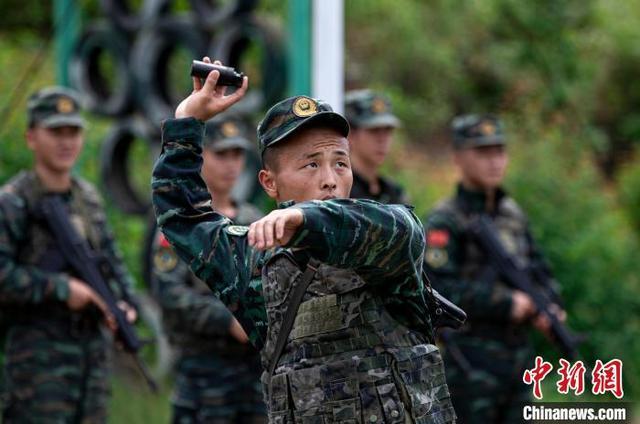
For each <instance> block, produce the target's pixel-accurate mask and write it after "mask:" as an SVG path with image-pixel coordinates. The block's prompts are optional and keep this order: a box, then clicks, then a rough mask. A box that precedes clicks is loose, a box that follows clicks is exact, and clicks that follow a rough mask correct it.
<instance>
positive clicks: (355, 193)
mask: <svg viewBox="0 0 640 424" xmlns="http://www.w3.org/2000/svg"><path fill="white" fill-rule="evenodd" d="M345 115H346V117H347V120H348V121H349V126H350V127H351V131H350V132H349V145H350V148H351V163H352V166H353V187H352V188H351V197H352V198H354V199H371V200H376V201H378V202H380V203H392V204H393V203H400V204H407V203H409V201H408V199H407V196H406V193H405V192H404V190H403V189H402V187H400V186H399V185H398V184H396V183H394V182H393V181H391V180H389V179H388V178H385V177H383V176H381V175H380V167H381V166H382V164H383V163H384V160H385V159H386V157H387V155H388V154H389V151H390V150H391V143H392V141H393V132H394V131H395V129H396V128H397V127H399V126H400V120H399V119H398V118H397V117H396V116H395V115H393V113H392V111H391V103H390V102H389V100H388V99H387V98H386V97H384V96H382V95H380V94H377V93H374V92H373V91H371V90H354V91H350V92H348V93H347V94H346V95H345Z"/></svg>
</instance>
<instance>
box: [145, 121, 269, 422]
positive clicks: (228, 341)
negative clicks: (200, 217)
mask: <svg viewBox="0 0 640 424" xmlns="http://www.w3.org/2000/svg"><path fill="white" fill-rule="evenodd" d="M220 118H221V117H219V119H216V120H212V121H209V122H207V125H206V129H205V138H204V143H203V145H204V149H203V154H202V158H203V165H202V178H203V180H204V181H205V183H206V185H207V188H208V190H209V192H210V193H211V197H212V198H213V199H215V204H214V206H215V208H216V210H217V211H219V212H220V213H222V214H223V215H225V216H226V217H227V218H230V219H231V220H233V222H234V223H236V224H239V225H249V224H251V223H252V222H254V221H256V220H258V219H260V218H261V217H262V213H261V212H260V211H259V210H258V209H256V208H255V207H253V206H252V205H250V204H248V203H241V202H236V201H234V200H233V199H232V197H231V191H232V189H233V186H234V184H235V182H236V181H237V179H238V177H239V176H240V174H241V173H242V171H243V169H244V163H245V153H246V151H247V150H250V149H251V143H250V142H249V141H248V140H247V138H246V135H245V134H243V133H242V132H241V128H242V125H241V123H240V122H239V121H236V120H234V119H230V118H222V119H220ZM155 240H156V244H155V247H154V253H153V265H152V266H153V278H154V279H155V280H156V284H155V286H156V287H158V293H157V295H158V300H159V303H160V306H161V307H162V317H163V323H164V326H165V329H166V330H167V332H168V335H169V340H170V342H171V344H172V345H173V347H174V348H175V349H176V350H177V353H178V358H177V362H176V367H175V369H176V383H175V389H174V393H173V400H172V403H173V422H174V423H180V424H190V423H219V424H223V423H224V424H227V423H228V424H231V423H238V424H241V423H246V424H251V423H266V422H267V418H266V408H265V405H264V401H263V399H262V389H261V387H260V372H261V369H260V357H259V355H258V352H257V351H256V350H255V348H254V347H253V346H251V344H249V343H248V338H247V335H246V334H245V332H244V330H243V329H242V327H241V326H240V324H239V323H238V321H237V320H236V319H235V318H234V317H233V314H232V312H235V311H237V304H236V305H230V308H231V311H229V309H227V307H226V306H225V305H224V304H223V303H222V302H221V301H220V300H218V298H216V297H215V296H214V295H213V293H212V292H211V289H209V288H208V287H207V285H206V284H205V283H204V282H202V281H201V280H199V279H198V278H197V277H196V276H195V275H193V273H191V271H190V270H189V267H188V266H187V264H186V263H184V262H182V261H180V260H179V259H178V257H177V256H176V254H175V252H174V251H173V249H172V248H171V246H170V245H169V243H168V242H167V240H166V239H165V238H164V236H163V235H162V233H160V232H159V231H158V232H157V234H156V239H155Z"/></svg>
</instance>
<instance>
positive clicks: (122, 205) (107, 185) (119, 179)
mask: <svg viewBox="0 0 640 424" xmlns="http://www.w3.org/2000/svg"><path fill="white" fill-rule="evenodd" d="M136 140H144V141H145V142H147V143H149V148H150V150H151V156H152V157H153V158H155V157H156V156H157V152H158V151H159V146H160V135H159V134H157V133H156V132H155V130H153V129H152V128H150V127H147V126H146V125H145V124H143V123H142V122H139V121H134V120H126V121H122V122H119V123H117V124H115V125H114V126H113V128H112V129H111V131H110V132H109V134H107V137H106V138H105V140H104V141H103V143H102V147H101V153H100V179H101V181H102V184H103V185H104V189H105V191H106V193H107V195H108V197H109V198H110V200H112V201H113V202H114V204H115V205H116V207H118V209H120V210H121V211H123V212H124V213H128V214H134V215H145V214H147V213H148V212H149V211H150V209H151V202H150V198H149V197H145V196H143V195H141V194H140V193H139V192H137V191H136V190H135V188H134V185H133V183H132V181H131V175H130V173H129V170H128V167H127V165H128V162H129V160H130V157H129V156H130V152H131V147H132V146H133V143H134V142H136ZM150 177H151V176H149V178H150Z"/></svg>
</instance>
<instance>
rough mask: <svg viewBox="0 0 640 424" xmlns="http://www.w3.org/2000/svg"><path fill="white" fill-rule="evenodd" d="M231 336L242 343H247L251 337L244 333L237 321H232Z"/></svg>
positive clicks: (233, 319)
mask: <svg viewBox="0 0 640 424" xmlns="http://www.w3.org/2000/svg"><path fill="white" fill-rule="evenodd" d="M229 334H231V336H232V337H233V338H234V339H236V340H237V341H239V342H240V343H243V344H244V343H247V342H248V341H249V337H248V336H247V333H246V332H245V331H244V328H242V326H241V325H240V323H239V322H238V320H237V319H235V318H232V319H231V326H230V327H229Z"/></svg>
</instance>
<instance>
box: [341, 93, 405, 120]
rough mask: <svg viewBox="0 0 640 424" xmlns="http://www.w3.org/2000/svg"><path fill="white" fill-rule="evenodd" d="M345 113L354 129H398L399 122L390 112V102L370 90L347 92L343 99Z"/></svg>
mask: <svg viewBox="0 0 640 424" xmlns="http://www.w3.org/2000/svg"><path fill="white" fill-rule="evenodd" d="M344 103H345V113H346V115H347V120H348V121H349V124H350V125H351V126H352V127H354V128H379V127H394V128H396V127H399V126H400V120H399V119H398V117H396V116H395V115H394V114H393V113H392V111H391V102H390V101H389V99H388V98H386V97H385V96H383V95H381V94H378V93H375V92H373V91H371V90H353V91H349V92H348V93H347V94H346V95H345V97H344Z"/></svg>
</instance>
